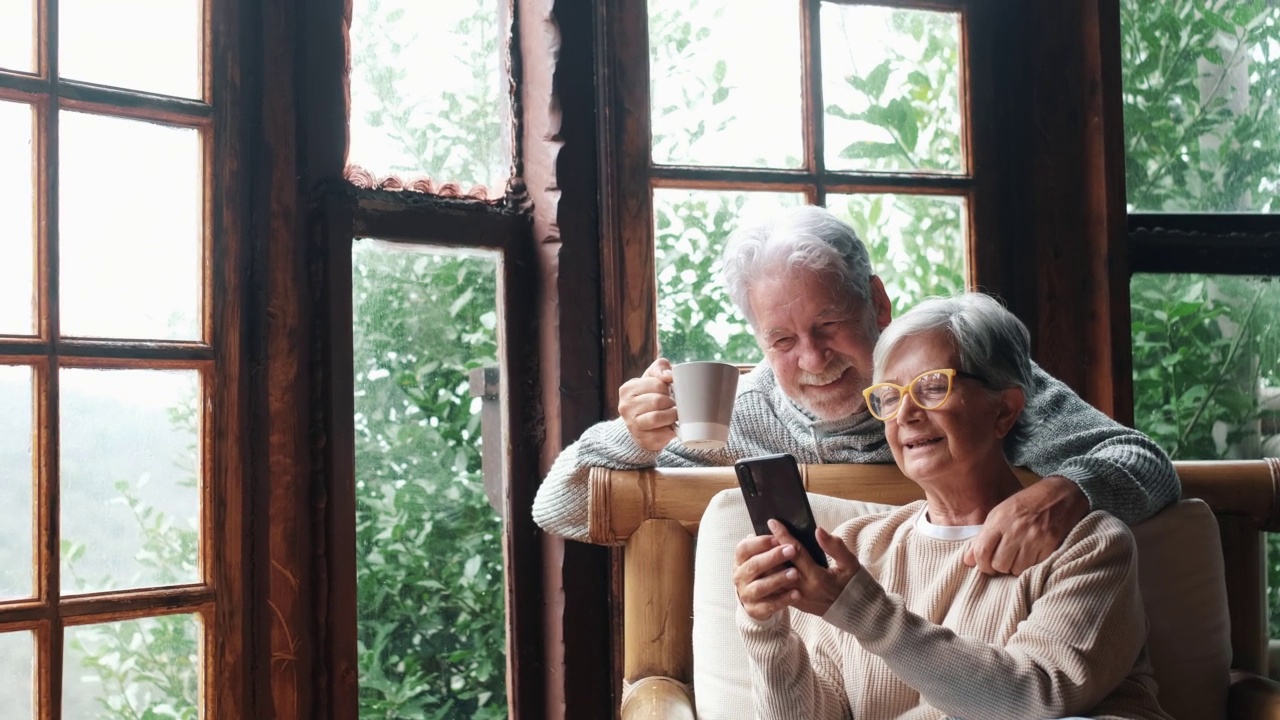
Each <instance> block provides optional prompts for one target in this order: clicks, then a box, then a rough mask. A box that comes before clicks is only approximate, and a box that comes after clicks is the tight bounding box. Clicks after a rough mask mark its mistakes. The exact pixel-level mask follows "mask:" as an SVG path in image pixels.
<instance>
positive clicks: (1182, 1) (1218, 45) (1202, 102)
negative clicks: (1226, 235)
mask: <svg viewBox="0 0 1280 720" xmlns="http://www.w3.org/2000/svg"><path fill="white" fill-rule="evenodd" d="M1120 12H1121V15H1120V23H1121V30H1122V34H1121V37H1122V38H1123V40H1122V50H1121V69H1122V72H1123V75H1124V90H1123V92H1124V128H1125V171H1126V173H1125V176H1126V182H1125V186H1126V189H1127V191H1128V196H1129V209H1130V210H1139V211H1151V212H1187V211H1190V212H1260V213H1271V212H1280V202H1277V201H1276V197H1277V194H1280V5H1277V4H1276V3H1274V2H1208V3H1206V2H1204V0H1166V1H1165V2H1149V0H1122V2H1121V3H1120Z"/></svg>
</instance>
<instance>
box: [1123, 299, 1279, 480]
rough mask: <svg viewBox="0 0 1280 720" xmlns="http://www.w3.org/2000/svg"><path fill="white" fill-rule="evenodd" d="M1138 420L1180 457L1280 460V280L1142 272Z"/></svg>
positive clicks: (1136, 326)
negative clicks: (1277, 332) (1275, 458)
mask: <svg viewBox="0 0 1280 720" xmlns="http://www.w3.org/2000/svg"><path fill="white" fill-rule="evenodd" d="M1130 298H1131V303H1132V308H1131V310H1132V323H1133V325H1132V327H1133V398H1134V421H1135V424H1136V425H1137V427H1138V429H1139V430H1142V431H1143V432H1145V433H1147V434H1148V435H1150V436H1151V437H1152V439H1154V440H1155V441H1156V442H1158V443H1160V445H1161V447H1163V448H1164V449H1165V450H1166V451H1168V453H1169V455H1170V456H1171V457H1173V459H1175V460H1219V459H1236V458H1260V457H1264V456H1270V457H1280V335H1277V334H1276V332H1275V328H1276V327H1277V326H1280V282H1277V281H1276V280H1275V279H1274V278H1260V277H1237V276H1227V275H1155V274H1136V275H1134V276H1133V279H1132V280H1131V282H1130Z"/></svg>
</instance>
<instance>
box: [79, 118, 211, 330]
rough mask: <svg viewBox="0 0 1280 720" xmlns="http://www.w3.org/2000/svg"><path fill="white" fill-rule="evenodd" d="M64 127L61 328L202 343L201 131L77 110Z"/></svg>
mask: <svg viewBox="0 0 1280 720" xmlns="http://www.w3.org/2000/svg"><path fill="white" fill-rule="evenodd" d="M60 133H61V143H62V145H61V154H60V159H59V162H60V163H61V165H60V167H61V173H60V174H59V178H58V182H59V185H60V194H59V198H58V202H59V211H58V221H59V223H60V235H59V237H60V242H61V246H60V253H59V257H58V262H59V273H60V274H59V279H60V284H59V290H60V292H61V293H62V295H61V303H62V310H61V312H62V317H61V322H62V334H63V335H69V336H82V337H83V336H88V337H106V338H135V339H152V340H199V339H200V330H201V328H200V306H201V302H200V297H201V244H202V243H201V240H202V238H201V228H202V226H203V211H202V208H203V203H202V201H201V199H202V194H203V191H202V183H201V180H200V175H201V174H200V135H199V133H198V132H197V131H195V130H193V129H189V128H175V127H168V126H164V125H154V124H151V123H143V122H135V121H133V120H118V119H115V118H108V117H103V116H101V115H86V114H83V113H75V112H63V113H62V114H61V129H60ZM107 168H109V171H106V170H104V169H107Z"/></svg>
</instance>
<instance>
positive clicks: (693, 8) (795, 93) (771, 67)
mask: <svg viewBox="0 0 1280 720" xmlns="http://www.w3.org/2000/svg"><path fill="white" fill-rule="evenodd" d="M800 59H801V51H800V7H799V5H798V4H796V3H794V2H776V0H702V1H701V2H699V1H697V0H694V1H692V2H691V1H690V0H650V2H649V64H650V68H649V75H650V92H651V98H650V108H651V114H652V118H653V131H652V132H653V161H654V162H655V163H658V164H673V165H730V166H746V167H785V168H794V167H801V166H803V164H804V160H803V157H802V155H803V154H804V132H803V129H802V127H803V121H804V116H803V94H802V91H801V88H800V84H801V70H800Z"/></svg>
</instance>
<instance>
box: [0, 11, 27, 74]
mask: <svg viewBox="0 0 1280 720" xmlns="http://www.w3.org/2000/svg"><path fill="white" fill-rule="evenodd" d="M35 36H36V3H35V0H3V2H0V68H4V69H6V70H17V71H19V72H34V71H35V69H36V63H35V60H36V54H35V42H34V40H35Z"/></svg>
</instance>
